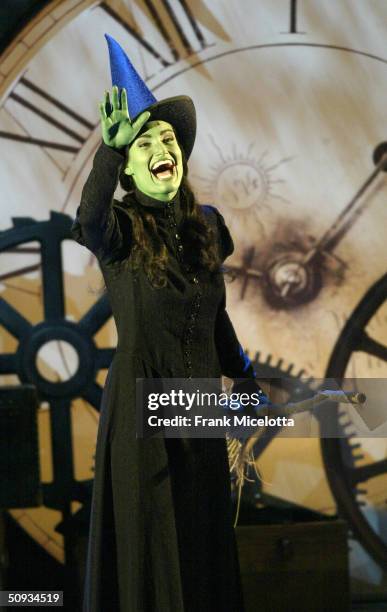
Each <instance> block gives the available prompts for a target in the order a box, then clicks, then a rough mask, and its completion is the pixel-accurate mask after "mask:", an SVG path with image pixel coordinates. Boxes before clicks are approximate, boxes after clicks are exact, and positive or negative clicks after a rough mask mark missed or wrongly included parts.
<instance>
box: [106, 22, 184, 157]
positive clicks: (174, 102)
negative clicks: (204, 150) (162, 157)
mask: <svg viewBox="0 0 387 612" xmlns="http://www.w3.org/2000/svg"><path fill="white" fill-rule="evenodd" d="M105 38H106V40H107V43H108V48H109V58H110V71H111V76H112V85H116V86H117V87H119V88H125V89H126V93H127V98H128V111H129V117H130V120H131V121H134V120H135V119H136V118H137V117H138V115H140V114H141V113H143V112H144V111H148V112H150V113H151V116H150V117H149V121H155V120H157V119H159V120H160V121H167V122H168V123H170V124H171V125H172V126H173V128H174V129H175V132H176V136H177V139H178V141H179V144H180V145H181V147H182V148H183V149H184V153H185V156H186V158H187V159H188V158H189V156H190V155H191V152H192V149H193V145H194V142H195V136H196V112H195V106H194V103H193V101H192V99H191V98H190V97H189V96H174V97H173V98H166V99H165V100H160V101H158V100H157V99H156V98H155V97H154V95H153V94H152V92H151V91H150V89H148V87H147V86H146V84H145V83H144V81H143V80H142V78H141V77H140V75H139V74H138V72H137V71H136V69H135V68H134V66H133V64H132V63H131V61H130V60H129V58H128V56H127V55H126V53H125V51H124V50H123V49H122V47H121V46H120V45H119V44H118V42H117V41H116V40H114V38H112V37H111V36H109V35H108V34H105Z"/></svg>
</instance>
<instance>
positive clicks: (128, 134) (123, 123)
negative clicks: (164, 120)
mask: <svg viewBox="0 0 387 612" xmlns="http://www.w3.org/2000/svg"><path fill="white" fill-rule="evenodd" d="M99 112H100V115H101V130H102V139H103V141H104V143H105V144H107V145H108V146H109V147H114V148H116V149H121V148H123V147H126V146H128V145H129V144H130V143H131V142H132V141H133V140H134V139H135V137H136V136H137V134H138V132H139V131H140V130H141V128H142V126H143V125H144V123H146V122H147V121H148V119H149V117H150V113H149V112H148V111H145V112H143V113H141V115H140V116H139V117H138V118H137V119H136V121H134V122H133V123H131V121H130V119H129V112H128V100H127V96H126V89H125V88H122V90H121V104H120V101H119V95H118V87H117V86H116V85H115V86H114V87H113V89H112V94H111V102H110V95H109V92H108V91H106V92H105V101H104V102H100V104H99Z"/></svg>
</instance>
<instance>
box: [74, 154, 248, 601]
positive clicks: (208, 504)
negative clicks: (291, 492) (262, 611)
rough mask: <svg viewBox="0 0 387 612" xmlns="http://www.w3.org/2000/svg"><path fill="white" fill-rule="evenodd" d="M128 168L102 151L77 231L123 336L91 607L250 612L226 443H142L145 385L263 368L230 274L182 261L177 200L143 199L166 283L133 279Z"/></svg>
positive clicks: (223, 237) (104, 429)
mask: <svg viewBox="0 0 387 612" xmlns="http://www.w3.org/2000/svg"><path fill="white" fill-rule="evenodd" d="M123 161H124V158H123V156H122V155H121V154H120V153H119V152H117V151H115V150H113V149H110V148H109V147H107V146H106V145H104V144H101V146H100V148H99V149H98V151H97V153H96V155H95V158H94V165H93V169H92V171H91V173H90V175H89V177H88V179H87V181H86V184H85V186H84V189H83V192H82V199H81V204H80V206H79V208H78V210H77V218H76V220H75V222H74V225H73V236H74V238H75V239H76V240H77V241H78V242H80V243H81V244H84V245H85V246H87V247H88V248H89V249H90V250H91V251H93V252H94V253H95V254H96V256H97V257H98V261H99V264H100V267H101V271H102V273H103V276H104V280H105V283H106V287H107V291H108V295H109V299H110V303H111V306H112V311H113V314H114V319H115V323H116V326H117V334H118V344H117V349H116V352H115V354H114V358H113V361H112V363H111V366H110V368H109V371H108V376H107V380H106V384H105V388H104V392H103V398H102V405H101V416H100V423H99V429H98V438H97V449H96V465H95V482H94V490H93V501H92V514H91V524H90V538H89V552H88V563H87V570H86V584H85V600H84V611H85V612H107V611H108V610H109V612H110V611H115V610H116V611H118V610H119V611H120V612H142V611H144V612H150V611H151V612H172V611H173V612H216V611H217V610H219V611H221V612H242V610H243V602H242V593H241V586H240V577H239V566H238V557H237V550H236V543H235V536H234V530H233V527H232V517H231V508H230V479H229V466H228V458H227V450H226V443H225V440H224V439H212V440H197V439H193V440H180V439H179V440H164V439H163V438H162V437H161V436H160V437H158V436H156V437H155V436H154V437H152V438H149V439H146V440H143V439H141V438H136V414H135V380H136V377H137V378H150V377H152V378H154V377H181V378H185V377H187V376H188V375H191V376H192V377H193V378H196V377H202V378H210V377H211V378H217V377H220V376H221V374H222V373H225V374H226V375H227V376H230V377H231V378H234V377H235V378H240V377H242V378H246V379H250V380H254V376H255V372H254V370H253V368H252V365H251V364H250V363H249V362H248V360H247V358H246V356H245V355H244V353H243V351H242V349H241V347H240V344H239V342H238V340H237V337H236V334H235V331H234V329H233V327H232V324H231V321H230V319H229V317H228V315H227V311H226V308H225V306H226V301H225V285H224V279H223V275H222V273H221V272H219V273H218V274H216V275H215V278H211V280H210V277H209V276H208V274H207V273H206V272H205V271H200V272H197V273H195V272H193V271H191V272H188V271H187V270H186V269H185V266H184V265H183V264H184V260H183V259H182V254H181V252H180V251H179V248H178V242H177V241H176V233H177V234H178V231H179V224H180V221H181V218H182V216H181V208H180V206H181V203H180V199H179V196H177V197H176V198H175V199H174V200H173V201H172V202H171V204H170V205H166V204H165V203H160V202H159V201H157V200H153V199H152V198H147V197H146V196H144V197H142V196H141V195H140V194H137V195H138V197H139V199H140V203H141V204H142V205H144V206H149V207H150V208H151V209H152V212H153V214H154V216H155V219H156V222H157V227H158V231H159V234H160V235H161V236H162V237H163V240H164V241H165V244H166V245H167V248H168V252H169V263H168V284H167V286H166V287H165V288H163V289H154V288H153V287H152V286H151V285H150V283H149V282H148V280H147V278H146V276H145V274H144V273H143V272H142V271H140V272H139V274H138V275H133V274H132V273H131V271H130V268H129V267H128V266H127V265H126V264H127V261H128V258H129V257H130V245H131V224H130V220H129V217H128V215H127V213H126V212H125V207H123V206H122V205H121V204H120V203H119V202H117V201H115V200H114V199H113V194H114V191H115V188H116V186H117V182H118V176H119V171H120V167H121V165H122V163H123ZM168 211H169V212H168ZM171 211H172V213H174V214H172V215H171ZM203 211H204V213H205V215H206V220H207V222H208V223H210V224H211V225H212V227H214V228H215V229H216V231H217V236H218V245H219V249H220V250H221V253H222V259H224V258H225V257H227V255H229V254H230V253H231V252H232V251H233V248H234V246H233V243H232V238H231V236H230V234H229V231H228V229H227V227H226V224H225V222H224V218H223V217H222V215H221V214H220V213H219V211H217V209H216V208H214V207H213V206H203ZM174 220H175V221H176V225H174ZM179 220H180V221H179ZM198 303H199V307H198V306H197V304H198ZM187 355H188V357H187ZM188 364H190V365H188Z"/></svg>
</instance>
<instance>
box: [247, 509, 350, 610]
mask: <svg viewBox="0 0 387 612" xmlns="http://www.w3.org/2000/svg"><path fill="white" fill-rule="evenodd" d="M236 537H237V543H238V550H239V563H240V569H241V575H242V584H243V591H244V597H245V605H246V612H282V611H284V612H285V611H286V612H304V611H305V612H330V611H332V612H336V611H337V612H347V611H349V610H350V609H351V602H350V591H349V568H348V542H347V524H346V523H345V521H341V520H335V521H332V520H331V521H316V522H307V523H285V524H278V525H248V526H240V527H237V528H236Z"/></svg>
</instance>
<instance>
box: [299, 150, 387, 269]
mask: <svg viewBox="0 0 387 612" xmlns="http://www.w3.org/2000/svg"><path fill="white" fill-rule="evenodd" d="M386 146H387V145H385V147H386ZM381 171H387V150H385V151H384V153H383V154H382V156H381V159H380V160H379V162H378V163H377V164H376V167H375V169H374V170H373V172H371V174H370V175H369V176H368V178H367V179H366V180H365V181H364V183H363V184H362V185H361V187H360V188H359V189H358V191H357V192H356V193H355V195H354V196H353V198H352V199H351V200H350V201H349V202H348V204H347V206H346V207H345V208H344V209H343V210H342V211H341V213H340V214H339V216H338V217H337V219H336V221H335V222H334V223H333V225H332V226H331V227H330V228H329V229H328V230H327V231H326V232H325V234H323V236H322V237H321V238H320V240H319V241H318V242H317V243H316V244H315V245H314V246H313V247H312V248H311V249H310V251H308V253H306V255H305V257H304V259H303V262H302V263H304V264H308V263H309V262H311V261H312V260H313V259H314V257H316V256H317V255H319V254H320V253H322V252H328V251H330V250H332V249H333V248H335V247H336V246H337V244H338V243H339V241H340V240H341V239H342V238H343V237H344V235H345V234H346V232H347V231H348V229H349V228H350V227H351V225H352V223H353V222H354V221H355V220H356V217H358V216H359V214H360V212H361V211H362V207H361V206H360V207H359V208H357V209H356V204H357V203H358V202H359V200H360V198H361V197H362V195H363V194H364V193H365V192H366V191H367V189H368V188H369V187H370V185H371V184H372V183H373V182H374V180H375V179H376V177H377V176H378V175H379V173H380V172H381Z"/></svg>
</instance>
